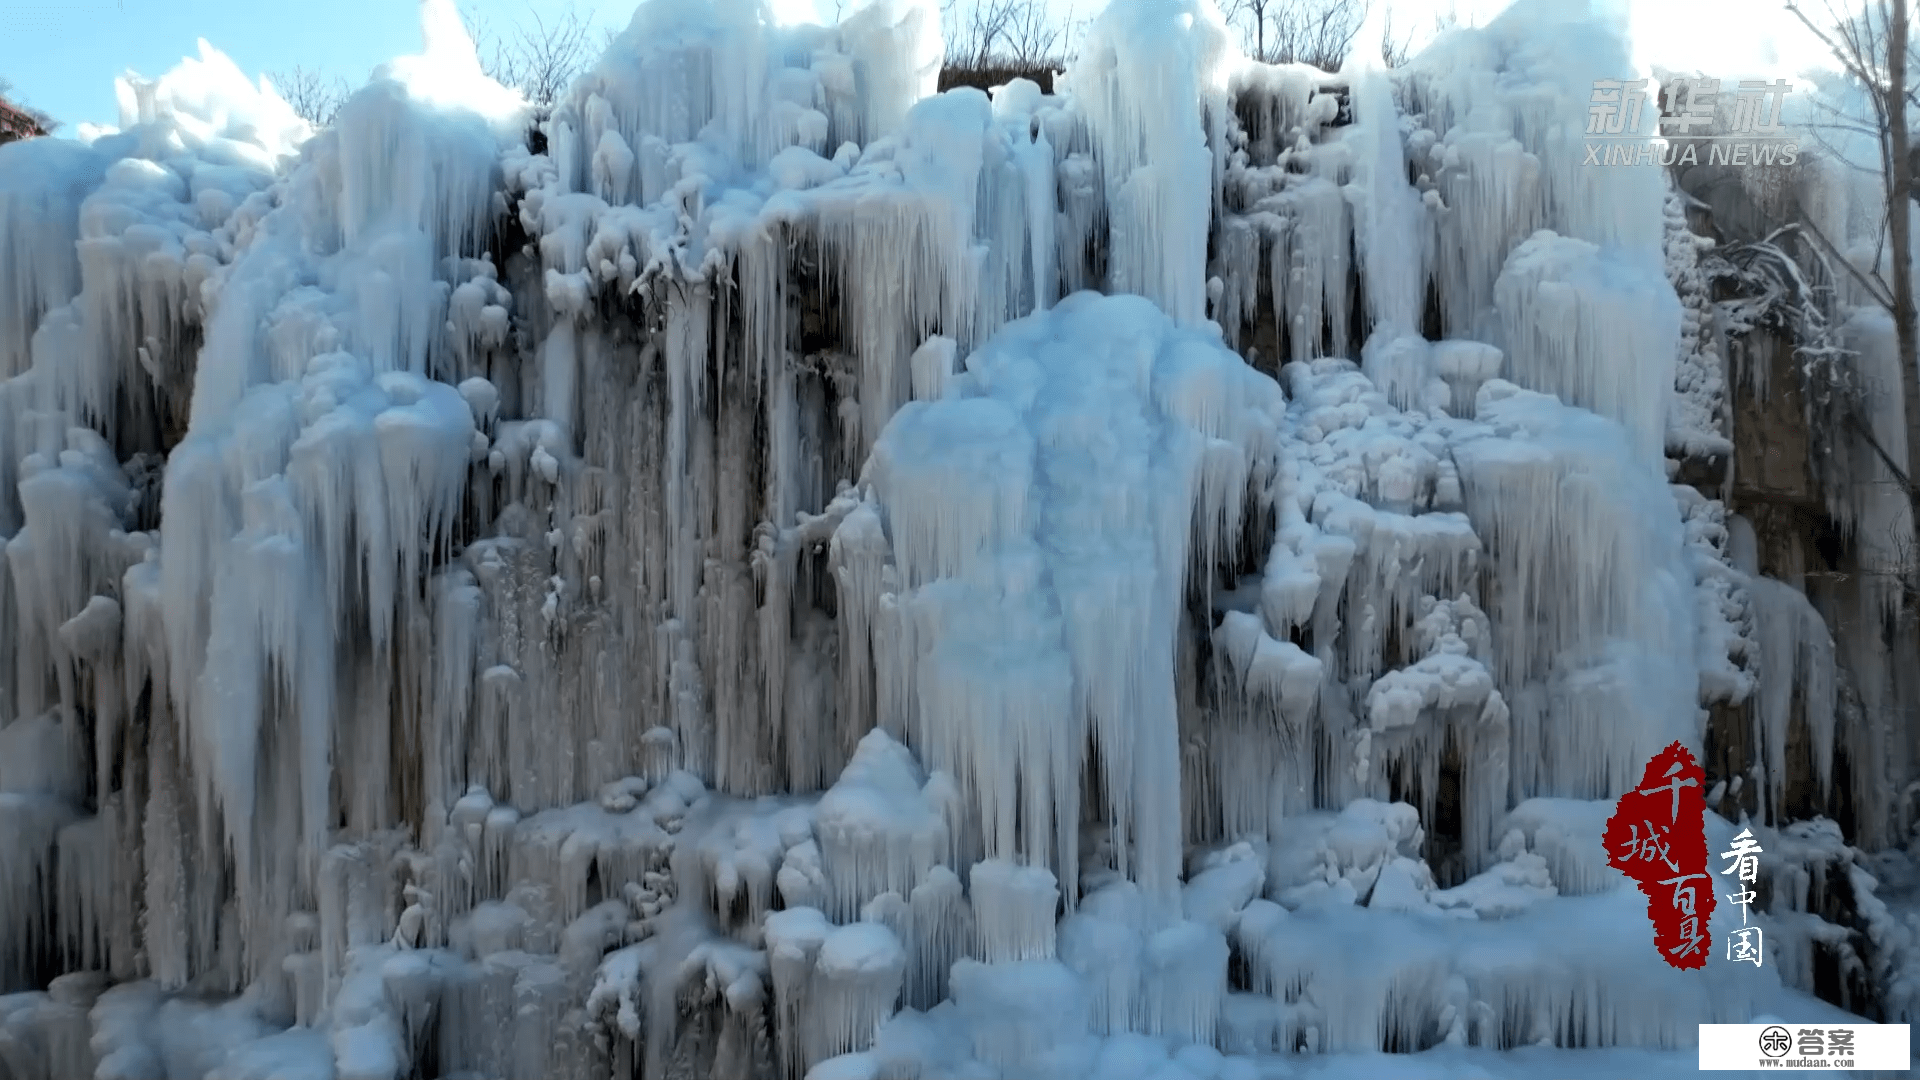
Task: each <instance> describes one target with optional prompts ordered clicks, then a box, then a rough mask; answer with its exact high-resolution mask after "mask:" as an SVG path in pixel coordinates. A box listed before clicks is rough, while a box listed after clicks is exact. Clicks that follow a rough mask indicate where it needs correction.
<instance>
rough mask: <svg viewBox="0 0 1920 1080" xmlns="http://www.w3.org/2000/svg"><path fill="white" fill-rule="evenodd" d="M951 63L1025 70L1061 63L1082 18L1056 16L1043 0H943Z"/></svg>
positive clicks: (970, 67) (973, 67)
mask: <svg viewBox="0 0 1920 1080" xmlns="http://www.w3.org/2000/svg"><path fill="white" fill-rule="evenodd" d="M940 15H941V21H942V22H943V23H944V24H945V26H946V34H947V56H946V64H947V67H948V68H952V69H961V70H964V71H971V72H1001V71H1005V72H1008V73H1014V72H1022V71H1030V70H1037V69H1040V68H1046V67H1049V66H1053V65H1058V64H1060V63H1062V62H1063V61H1064V59H1065V55H1066V52H1067V46H1068V45H1069V44H1070V43H1071V41H1072V40H1073V34H1074V31H1075V30H1076V29H1077V28H1078V26H1079V24H1078V23H1076V22H1075V21H1074V19H1073V14H1072V10H1071V9H1069V10H1068V13H1067V16H1066V18H1065V19H1064V20H1062V19H1056V18H1055V17H1054V15H1053V13H1052V12H1051V11H1049V10H1048V8H1047V5H1046V2H1045V0H964V2H963V0H942V3H941V5H940Z"/></svg>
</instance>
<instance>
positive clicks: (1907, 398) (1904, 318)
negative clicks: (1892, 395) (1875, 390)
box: [1886, 0, 1920, 526]
mask: <svg viewBox="0 0 1920 1080" xmlns="http://www.w3.org/2000/svg"><path fill="white" fill-rule="evenodd" d="M1888 6H1889V8H1890V9H1891V10H1890V11H1889V12H1888V18H1887V86H1886V107H1887V139H1888V144H1887V149H1888V151H1889V152H1888V154H1887V167H1888V176H1887V184H1886V188H1887V231H1888V233H1889V239H1890V240H1891V241H1892V243H1893V326H1894V333H1895V335H1897V338H1896V340H1898V342H1899V344H1900V391H1901V398H1902V399H1903V401H1904V403H1905V405H1906V426H1907V475H1908V476H1909V477H1911V476H1913V475H1914V469H1915V468H1916V467H1917V466H1920V341H1916V338H1915V335H1916V333H1917V332H1920V328H1916V327H1915V325H1914V303H1913V218H1912V214H1911V213H1910V210H1911V207H1912V199H1913V159H1912V157H1911V151H1912V147H1911V146H1910V145H1909V143H1910V141H1911V140H1910V139H1909V138H1908V134H1907V0H1890V3H1889V5H1888ZM1907 499H1908V502H1909V503H1910V504H1911V505H1912V506H1913V507H1914V521H1915V524H1916V526H1920V491H1916V490H1915V487H1914V486H1913V485H1912V484H1909V485H1908V488H1907Z"/></svg>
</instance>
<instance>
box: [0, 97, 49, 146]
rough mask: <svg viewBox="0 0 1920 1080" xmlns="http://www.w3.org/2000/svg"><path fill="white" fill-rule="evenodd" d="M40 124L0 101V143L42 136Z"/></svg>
mask: <svg viewBox="0 0 1920 1080" xmlns="http://www.w3.org/2000/svg"><path fill="white" fill-rule="evenodd" d="M44 134H46V133H45V132H43V131H41V130H40V124H39V122H38V121H36V120H35V119H34V118H33V117H31V116H28V115H27V114H26V113H24V112H21V111H20V110H19V109H16V108H14V107H13V106H11V105H9V104H7V103H6V102H5V101H3V100H0V142H5V141H7V140H9V139H30V138H32V137H33V136H35V135H44Z"/></svg>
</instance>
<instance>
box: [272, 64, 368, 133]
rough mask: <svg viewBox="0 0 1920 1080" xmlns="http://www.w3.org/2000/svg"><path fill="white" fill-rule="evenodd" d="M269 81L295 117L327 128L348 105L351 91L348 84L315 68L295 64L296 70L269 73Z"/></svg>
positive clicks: (294, 68)
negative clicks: (341, 108)
mask: <svg viewBox="0 0 1920 1080" xmlns="http://www.w3.org/2000/svg"><path fill="white" fill-rule="evenodd" d="M267 81H268V82H270V83H272V84H273V88H274V90H276V91H277V92H279V94H280V97H281V99H282V100H284V101H285V102H286V103H287V104H288V105H290V106H292V107H293V111H294V114H295V115H297V116H299V117H300V118H301V119H302V120H305V121H306V122H307V123H309V124H312V125H313V126H314V127H326V126H327V125H329V124H331V123H333V118H334V116H335V115H336V114H338V113H339V112H340V106H342V105H344V104H346V102H347V98H348V96H349V95H350V91H349V90H348V89H347V81H346V80H345V79H341V78H337V77H336V78H332V79H329V78H327V77H326V76H324V75H322V74H320V72H319V71H316V70H314V69H313V68H308V67H302V66H300V65H298V64H295V65H294V67H293V70H292V71H287V72H271V71H270V72H268V73H267Z"/></svg>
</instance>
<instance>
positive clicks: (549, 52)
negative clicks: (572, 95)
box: [463, 4, 611, 112]
mask: <svg viewBox="0 0 1920 1080" xmlns="http://www.w3.org/2000/svg"><path fill="white" fill-rule="evenodd" d="M463 17H464V19H465V21H466V24H467V34H468V36H470V37H471V38H473V44H474V49H475V51H476V52H477V53H478V54H479V56H480V69H481V70H482V71H484V72H486V74H487V77H488V78H491V79H493V80H494V81H495V82H497V83H499V84H500V85H502V86H509V87H512V88H513V89H515V90H518V91H520V93H521V94H522V95H523V96H524V97H525V98H526V99H527V100H528V101H529V102H532V103H533V105H534V106H535V108H536V109H538V110H541V111H542V112H544V111H545V110H547V109H549V108H551V107H552V106H553V103H554V100H555V99H557V98H558V97H559V96H560V95H561V94H562V93H565V92H566V89H567V87H568V86H570V85H572V83H573V80H574V77H575V76H577V75H579V74H580V72H581V71H582V70H583V69H584V68H585V67H586V66H587V64H588V62H589V61H590V60H591V59H592V50H593V42H594V40H595V39H594V33H593V22H592V20H591V19H590V18H588V17H587V16H585V15H582V14H581V13H580V9H579V8H577V7H574V6H573V5H571V4H569V5H568V6H567V7H566V8H565V9H564V10H562V11H561V12H560V13H559V14H557V15H549V16H545V17H543V16H541V15H540V13H538V12H530V13H529V15H528V19H527V21H526V22H524V23H517V24H514V25H511V26H509V27H508V28H507V29H506V30H505V31H504V32H500V33H495V32H494V29H493V27H492V26H491V25H490V24H488V23H487V21H486V20H485V19H484V18H483V17H481V16H479V15H477V14H467V15H465V16H463ZM610 38H611V35H609V40H610Z"/></svg>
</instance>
